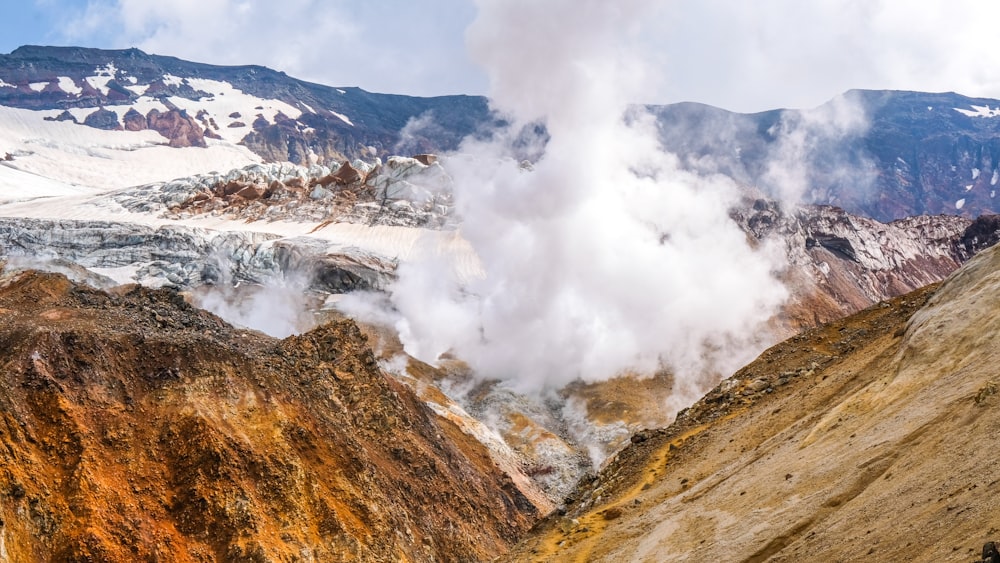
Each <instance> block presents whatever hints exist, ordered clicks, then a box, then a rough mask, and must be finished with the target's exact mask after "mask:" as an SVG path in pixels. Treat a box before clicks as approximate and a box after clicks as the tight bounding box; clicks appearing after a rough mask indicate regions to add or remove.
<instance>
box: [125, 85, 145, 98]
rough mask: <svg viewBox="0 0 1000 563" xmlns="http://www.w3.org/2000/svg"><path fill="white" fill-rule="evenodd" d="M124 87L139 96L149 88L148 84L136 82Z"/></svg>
mask: <svg viewBox="0 0 1000 563" xmlns="http://www.w3.org/2000/svg"><path fill="white" fill-rule="evenodd" d="M125 89H126V90H128V91H130V92H133V93H135V95H137V96H141V95H143V94H145V93H146V90H149V84H136V85H134V86H126V87H125Z"/></svg>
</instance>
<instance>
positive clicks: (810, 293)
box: [732, 199, 985, 337]
mask: <svg viewBox="0 0 1000 563" xmlns="http://www.w3.org/2000/svg"><path fill="white" fill-rule="evenodd" d="M732 216H733V219H734V220H736V222H737V223H738V224H739V225H740V226H741V228H743V230H744V231H745V232H746V233H747V234H748V236H750V237H752V238H753V239H756V240H758V241H761V242H764V241H767V240H773V241H775V242H779V243H780V244H781V245H782V246H783V247H784V250H785V252H784V253H785V256H786V257H787V264H788V267H787V268H786V270H785V272H784V273H783V276H782V277H783V279H784V281H785V282H786V285H787V286H788V288H789V290H790V291H791V294H792V295H791V298H790V300H789V301H788V303H786V305H785V307H784V309H783V314H782V316H781V318H780V319H777V320H778V326H779V332H778V334H779V335H781V336H782V337H787V336H790V335H792V334H794V333H796V332H798V331H799V330H801V329H803V328H809V327H812V326H816V325H817V324H821V323H824V322H829V321H832V320H834V319H838V318H840V317H842V316H844V315H845V314H850V313H854V312H857V311H860V310H861V309H864V308H866V307H868V306H870V305H871V304H873V303H877V302H879V301H882V300H884V299H887V298H890V297H895V296H898V295H902V294H904V293H908V292H910V291H913V290H915V289H918V288H920V287H923V286H925V285H928V284H930V283H933V282H936V281H940V280H942V279H944V278H945V277H947V276H948V275H949V274H951V273H952V272H953V271H955V270H956V269H957V268H958V267H959V265H961V264H962V262H964V261H965V260H967V259H968V258H969V257H970V256H971V254H969V253H968V252H965V251H963V250H962V249H961V248H960V247H961V245H962V243H961V239H962V238H963V236H964V234H965V232H966V230H967V228H969V226H970V225H971V224H972V221H970V220H968V219H965V218H963V217H956V216H949V215H938V216H920V217H910V218H906V219H902V220H899V221H893V222H891V223H880V222H878V221H875V220H873V219H867V218H864V217H859V216H856V215H852V214H850V213H847V212H846V211H844V210H843V209H840V208H837V207H830V206H802V207H799V208H797V209H795V210H793V211H786V210H783V209H782V207H781V206H780V205H778V204H777V203H775V202H772V201H768V200H763V199H758V200H753V201H747V203H746V205H745V206H743V207H740V208H738V209H736V210H734V211H733V212H732ZM983 247H985V246H983Z"/></svg>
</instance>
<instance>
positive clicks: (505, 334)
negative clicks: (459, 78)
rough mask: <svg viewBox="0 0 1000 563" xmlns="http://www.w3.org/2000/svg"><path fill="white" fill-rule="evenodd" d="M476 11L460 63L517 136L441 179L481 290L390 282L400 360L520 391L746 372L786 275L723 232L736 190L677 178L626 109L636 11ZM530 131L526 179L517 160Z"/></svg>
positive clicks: (632, 83) (630, 5) (449, 163)
mask: <svg viewBox="0 0 1000 563" xmlns="http://www.w3.org/2000/svg"><path fill="white" fill-rule="evenodd" d="M477 4H478V7H479V15H478V18H477V19H476V21H475V22H474V23H473V24H472V26H471V27H470V29H469V31H468V34H467V42H468V46H469V50H470V52H471V54H472V56H473V58H474V59H475V60H476V61H477V62H479V63H480V64H482V65H483V66H484V67H485V68H486V69H487V71H488V73H489V76H490V80H491V100H492V103H493V104H494V109H496V110H497V111H498V112H501V113H502V114H503V115H504V116H505V117H506V118H507V120H508V122H509V123H511V124H512V125H511V128H510V130H509V131H508V132H507V133H506V134H498V135H497V136H496V137H495V138H494V139H493V140H491V141H489V142H484V141H481V140H467V141H466V142H465V143H464V144H463V145H462V147H461V149H460V151H459V153H460V154H457V155H451V156H450V158H447V159H446V161H445V166H446V168H447V169H448V171H449V173H450V174H452V176H453V177H454V180H455V191H456V193H455V202H456V206H457V210H458V212H459V214H460V215H461V217H462V221H463V222H462V227H461V234H462V235H463V236H464V237H465V238H466V239H467V240H468V241H469V242H470V243H471V245H472V246H473V248H474V249H475V251H476V253H477V254H478V256H479V259H480V261H481V264H482V270H483V276H482V277H480V278H477V279H473V280H459V279H457V278H456V277H454V276H451V277H448V275H447V272H449V271H452V270H453V269H454V268H449V267H448V264H446V263H442V261H446V257H437V258H435V259H434V260H425V261H420V262H414V263H410V264H406V265H404V266H402V267H401V268H400V270H399V280H398V282H397V283H396V284H395V285H394V287H393V288H392V290H391V301H392V303H393V305H394V307H395V309H396V311H397V312H398V314H399V318H398V320H397V327H398V329H399V331H400V335H401V337H402V339H403V341H404V344H405V345H406V349H407V351H408V352H409V353H411V354H413V355H415V356H417V357H420V358H422V359H425V360H431V361H433V360H434V359H436V358H437V357H439V355H441V354H443V353H444V352H447V351H449V350H450V351H453V352H454V353H455V354H456V355H458V356H459V357H461V358H462V359H464V360H466V361H468V362H469V363H470V364H471V365H472V366H473V368H474V369H475V370H476V371H477V372H478V373H479V374H482V375H483V376H487V377H496V378H501V379H505V380H510V381H512V382H513V383H514V385H515V386H516V387H519V388H520V389H522V390H528V389H533V388H540V387H545V386H561V385H563V384H565V383H568V382H569V381H571V380H573V379H576V378H581V379H583V380H586V381H593V380H598V379H604V378H608V377H612V376H615V375H617V374H620V373H621V372H623V371H625V370H638V371H639V372H651V371H653V370H654V369H656V368H657V367H658V366H660V365H661V364H663V363H666V364H667V365H669V366H670V367H672V368H673V369H674V370H675V373H677V374H678V380H681V379H683V378H684V377H687V378H688V380H691V381H693V380H694V379H695V378H696V377H697V375H698V374H701V373H704V371H705V370H706V369H718V370H723V371H725V370H728V369H731V368H734V367H736V366H738V365H739V364H740V363H741V362H743V361H745V360H746V359H748V356H749V355H750V354H752V353H753V352H755V351H756V350H757V348H756V346H757V345H758V342H757V338H756V337H757V334H758V332H757V329H758V328H759V327H760V325H761V323H763V322H764V321H765V320H766V319H767V318H768V317H769V316H770V315H771V314H772V313H773V312H774V310H775V308H776V307H777V306H778V305H780V303H781V302H782V301H783V299H784V297H785V291H784V289H783V287H782V286H781V285H780V284H779V283H778V282H777V281H776V280H775V278H774V276H773V272H775V271H776V270H777V269H779V268H780V266H781V264H780V261H778V260H777V259H776V258H775V257H776V254H774V253H772V252H769V249H767V248H762V249H758V250H756V251H755V250H753V249H752V248H751V247H750V246H749V244H748V242H747V239H746V237H745V235H744V234H743V233H742V232H741V231H740V230H739V229H738V228H737V227H736V225H735V224H734V223H733V222H732V221H731V220H730V218H729V216H728V210H729V208H730V207H731V206H732V205H733V204H734V203H735V199H736V196H737V194H736V188H735V186H734V185H733V183H732V182H731V181H730V180H728V179H726V178H724V177H722V176H715V177H709V178H705V177H700V176H697V175H695V174H693V173H690V172H684V171H682V170H680V169H679V166H678V163H677V160H676V158H675V157H673V156H672V155H670V154H667V153H665V152H663V151H662V150H661V148H660V146H659V144H658V142H657V133H656V128H655V124H654V122H653V120H652V118H651V117H650V116H648V115H645V114H644V113H642V112H641V111H639V110H636V109H635V108H631V107H630V105H629V103H630V102H631V101H633V100H634V99H636V98H637V96H638V94H639V92H641V91H642V88H643V84H644V80H643V77H644V69H643V67H642V65H641V64H640V58H639V57H638V56H637V50H635V49H633V45H632V44H631V43H632V40H633V39H634V38H635V37H637V33H638V31H639V23H640V22H641V21H642V18H643V8H644V6H645V5H646V4H647V2H641V1H625V2H606V1H604V0H585V1H580V0H550V1H546V2H537V1H534V0H530V1H529V0H520V1H509V0H481V1H479V2H478V3H477ZM538 123H541V124H544V127H545V130H546V132H547V137H546V138H545V139H542V140H539V142H538V146H539V147H540V151H541V155H540V156H539V157H538V158H537V161H536V162H534V163H533V164H532V165H531V166H530V170H529V169H528V167H525V166H523V165H520V164H519V163H518V162H517V160H516V159H515V158H513V155H515V154H518V152H519V150H520V149H523V147H522V146H519V145H523V143H524V138H525V137H524V134H525V133H524V132H525V131H529V132H530V131H533V130H535V129H536V128H535V127H534V125H535V124H538ZM682 383H683V382H682ZM680 387H684V385H683V384H681V385H680Z"/></svg>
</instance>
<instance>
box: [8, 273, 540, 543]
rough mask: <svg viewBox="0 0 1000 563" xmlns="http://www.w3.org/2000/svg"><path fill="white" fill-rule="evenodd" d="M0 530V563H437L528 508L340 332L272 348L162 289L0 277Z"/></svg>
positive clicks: (480, 453) (512, 526) (458, 435)
mask: <svg viewBox="0 0 1000 563" xmlns="http://www.w3.org/2000/svg"><path fill="white" fill-rule="evenodd" d="M0 378H2V380H3V381H2V382H0V444H2V447H0V459H2V463H0V497H2V498H3V502H2V503H0V520H2V521H3V527H2V528H0V534H2V538H3V544H2V545H4V546H5V554H6V555H7V556H8V557H10V558H11V560H14V561H37V560H66V561H92V560H100V561H135V560H154V559H158V558H159V559H163V558H166V559H169V560H172V561H288V560H293V559H295V558H306V559H308V560H317V561H341V560H365V561H389V560H400V559H405V560H412V561H431V560H435V561H441V560H462V561H471V560H483V559H490V558H491V557H493V556H494V555H496V554H499V553H502V552H504V551H505V550H506V549H507V548H508V546H509V545H510V544H511V542H513V541H514V540H515V539H516V538H517V537H518V536H519V534H520V533H521V532H523V531H524V530H526V529H527V527H528V526H530V524H531V522H532V521H533V520H534V519H535V518H536V517H537V516H538V511H537V510H536V508H535V506H534V505H532V503H531V502H529V501H528V500H527V498H526V497H525V496H524V495H523V494H522V493H521V492H520V491H519V490H518V489H517V488H516V487H515V486H514V484H513V482H512V481H511V480H510V479H509V478H508V477H507V476H506V475H505V474H502V473H501V472H500V471H498V470H497V469H496V468H495V467H494V466H493V465H492V463H491V462H490V458H489V456H488V454H486V453H485V451H484V450H483V448H482V446H481V445H480V444H479V443H478V442H476V441H475V440H474V439H472V438H470V437H468V436H466V435H465V434H463V433H462V432H461V431H459V430H458V429H457V428H456V427H455V426H453V425H452V424H451V423H449V422H447V421H445V420H443V419H440V418H438V417H437V416H435V415H434V414H433V413H432V412H431V411H429V410H428V409H427V408H426V407H425V406H424V405H423V404H422V403H421V402H420V401H419V400H418V399H416V398H415V397H414V395H413V394H412V393H411V392H410V391H409V390H408V389H406V388H405V387H403V386H401V385H400V384H398V383H397V382H395V381H394V380H393V379H391V378H389V377H386V376H385V375H384V374H383V373H382V372H380V371H379V370H378V369H377V367H376V361H375V358H374V356H373V355H372V352H371V350H370V349H369V347H368V344H367V341H366V339H365V338H364V337H363V336H362V335H361V333H360V332H359V331H358V329H357V327H356V326H355V325H354V324H353V323H352V322H347V321H345V322H339V323H335V324H330V325H324V326H322V327H320V328H317V329H316V330H314V331H312V332H309V333H306V334H302V335H300V336H296V337H292V338H289V339H286V340H283V341H278V340H275V339H270V338H267V337H264V336H262V335H261V334H259V333H252V332H245V331H237V330H235V329H233V328H232V327H230V326H229V325H227V324H225V323H223V322H222V321H220V320H219V319H218V318H216V317H214V316H212V315H210V314H207V313H204V312H200V311H197V310H195V309H192V308H191V307H190V306H188V305H186V304H185V303H184V301H183V300H182V299H181V298H180V297H179V296H178V295H177V294H176V293H174V292H170V291H166V290H155V291H154V290H145V289H141V288H138V287H132V288H122V289H121V290H119V291H118V292H116V293H111V294H109V293H103V292H100V291H96V290H91V289H88V288H85V287H82V286H77V285H74V284H73V283H71V282H69V281H68V280H67V279H66V278H64V277H62V276H58V275H54V274H40V273H37V272H27V273H22V274H19V275H17V276H15V277H13V278H7V279H4V280H3V281H2V282H0Z"/></svg>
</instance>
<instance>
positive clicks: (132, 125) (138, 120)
mask: <svg viewBox="0 0 1000 563" xmlns="http://www.w3.org/2000/svg"><path fill="white" fill-rule="evenodd" d="M122 121H123V122H124V124H125V130H126V131H142V130H144V129H147V128H148V127H149V123H147V121H146V116H145V115H142V114H141V113H139V112H138V111H136V110H135V108H131V109H129V110H128V111H127V112H125V116H124V117H122Z"/></svg>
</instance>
